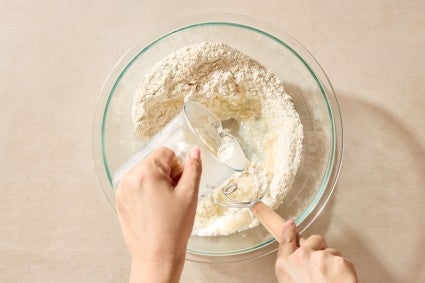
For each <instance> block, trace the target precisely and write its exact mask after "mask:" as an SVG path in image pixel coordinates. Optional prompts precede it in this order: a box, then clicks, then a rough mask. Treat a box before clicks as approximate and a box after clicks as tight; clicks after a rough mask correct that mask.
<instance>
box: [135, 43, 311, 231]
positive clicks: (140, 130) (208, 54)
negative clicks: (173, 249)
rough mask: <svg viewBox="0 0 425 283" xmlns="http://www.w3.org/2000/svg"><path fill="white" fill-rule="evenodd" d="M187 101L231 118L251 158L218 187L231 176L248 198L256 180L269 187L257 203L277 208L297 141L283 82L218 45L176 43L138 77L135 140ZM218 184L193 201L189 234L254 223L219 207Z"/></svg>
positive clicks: (298, 151)
mask: <svg viewBox="0 0 425 283" xmlns="http://www.w3.org/2000/svg"><path fill="white" fill-rule="evenodd" d="M186 101H197V102H199V103H201V104H203V105H205V106H206V107H208V108H209V109H210V110H211V111H212V112H213V113H214V114H215V115H216V116H217V117H218V118H219V119H220V120H222V121H225V122H224V123H225V124H226V122H229V123H230V124H232V125H233V126H234V127H233V130H234V131H235V132H236V135H237V136H238V138H239V139H240V141H241V146H242V148H243V149H244V152H245V154H246V156H247V158H248V159H249V160H250V164H249V165H248V168H247V170H246V172H244V173H239V174H235V175H233V176H232V177H231V178H230V180H229V181H227V182H225V183H224V184H223V186H225V185H226V184H228V183H229V182H235V183H237V184H238V191H237V194H239V196H240V197H242V198H244V199H246V198H248V199H249V198H254V197H255V192H256V186H255V183H256V181H259V182H260V186H261V187H262V188H266V189H267V191H266V194H265V196H264V198H263V202H264V203H266V204H267V205H269V206H271V207H272V208H273V209H276V208H277V207H278V206H279V205H280V204H281V203H282V201H283V200H284V198H285V196H286V195H287V193H288V191H289V190H290V189H291V187H292V184H293V181H294V178H295V175H296V173H297V170H298V167H299V164H300V160H301V155H302V139H303V127H302V124H301V122H300V119H299V115H298V113H297V112H296V111H295V109H294V105H293V103H292V101H291V97H290V96H289V95H288V94H287V93H286V92H285V89H284V86H283V84H282V82H281V81H280V80H279V79H278V78H277V77H276V76H275V75H274V74H273V73H272V71H271V70H270V69H268V68H266V67H265V66H263V65H261V64H260V63H259V62H257V61H255V60H254V59H253V58H251V57H249V56H247V55H245V54H243V53H242V52H240V51H238V50H237V49H234V48H232V47H230V46H228V45H225V44H223V43H210V42H204V43H200V44H196V45H191V46H187V47H184V48H181V49H179V50H177V51H175V52H173V53H172V54H170V55H169V56H167V57H166V58H164V59H163V60H161V61H160V62H158V63H157V64H156V65H155V66H154V67H153V68H152V69H151V70H150V71H149V72H148V73H147V75H146V76H145V77H144V78H143V79H142V80H141V82H140V85H139V87H138V89H137V91H136V94H135V98H134V104H133V120H134V124H135V137H136V139H138V140H140V141H142V142H145V141H147V140H149V139H150V138H151V137H152V136H153V135H155V134H156V133H157V132H158V131H159V130H160V129H161V128H163V127H164V126H165V125H166V124H167V123H168V122H169V121H170V120H171V119H172V118H174V117H175V116H176V115H177V114H178V113H179V112H180V111H181V109H182V107H183V104H184V103H185V102H186ZM250 172H251V173H252V174H256V175H257V176H259V178H258V180H253V179H252V178H253V177H252V174H249V173H250ZM220 189H221V187H218V188H217V189H216V190H215V191H213V192H212V193H211V194H210V195H208V196H206V197H205V198H203V199H202V200H201V201H200V202H199V203H198V209H197V213H196V218H195V224H194V227H193V231H192V234H194V235H199V236H212V235H228V234H231V233H234V232H237V231H241V230H244V229H247V228H251V227H254V226H256V225H258V221H257V219H256V218H255V216H254V215H253V214H252V213H251V211H250V210H249V209H246V208H238V209H235V208H225V207H223V206H220V205H218V204H217V202H220V201H222V197H223V196H222V194H221V193H220Z"/></svg>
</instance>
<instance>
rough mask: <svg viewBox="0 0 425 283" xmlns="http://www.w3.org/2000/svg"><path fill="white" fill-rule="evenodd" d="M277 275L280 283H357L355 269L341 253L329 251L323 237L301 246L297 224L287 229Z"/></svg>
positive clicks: (316, 236)
mask: <svg viewBox="0 0 425 283" xmlns="http://www.w3.org/2000/svg"><path fill="white" fill-rule="evenodd" d="M275 272H276V277H277V279H278V281H279V282H280V283H283V282H285V283H289V282H291V283H295V282H296V283H308V282H314V283H322V282H323V283H325V282H326V283H333V282H335V283H337V282H338V283H346V282H350V283H351V282H357V275H356V270H355V269H354V265H353V264H352V263H351V262H350V261H348V260H347V259H345V258H344V257H342V255H341V253H340V252H339V251H337V250H335V249H332V248H328V246H327V244H326V241H325V239H324V238H323V237H322V236H319V235H314V236H311V237H309V238H308V239H306V240H304V241H303V242H302V243H300V246H298V245H297V229H296V226H295V224H294V222H293V221H288V222H286V223H285V226H284V227H283V231H282V235H281V243H280V246H279V251H278V255H277V260H276V266H275Z"/></svg>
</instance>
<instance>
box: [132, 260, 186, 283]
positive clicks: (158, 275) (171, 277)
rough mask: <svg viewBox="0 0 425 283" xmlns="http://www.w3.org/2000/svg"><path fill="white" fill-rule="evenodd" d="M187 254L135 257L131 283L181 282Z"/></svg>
mask: <svg viewBox="0 0 425 283" xmlns="http://www.w3.org/2000/svg"><path fill="white" fill-rule="evenodd" d="M185 258H186V254H185V253H178V254H155V255H152V256H146V255H145V256H133V257H132V261H131V277H130V282H161V283H172V282H173V283H174V282H179V279H180V275H181V272H182V270H183V265H184V261H185Z"/></svg>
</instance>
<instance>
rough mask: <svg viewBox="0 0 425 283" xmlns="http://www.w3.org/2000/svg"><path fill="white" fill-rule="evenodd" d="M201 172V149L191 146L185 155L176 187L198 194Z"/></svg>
mask: <svg viewBox="0 0 425 283" xmlns="http://www.w3.org/2000/svg"><path fill="white" fill-rule="evenodd" d="M201 173H202V164H201V151H200V149H199V147H193V148H192V150H191V151H190V153H189V154H188V155H187V156H186V161H185V163H184V167H183V173H182V175H181V177H180V180H179V182H178V183H177V186H176V188H177V189H180V190H182V191H185V192H187V193H189V192H191V193H193V194H194V195H195V196H198V191H199V181H200V180H201Z"/></svg>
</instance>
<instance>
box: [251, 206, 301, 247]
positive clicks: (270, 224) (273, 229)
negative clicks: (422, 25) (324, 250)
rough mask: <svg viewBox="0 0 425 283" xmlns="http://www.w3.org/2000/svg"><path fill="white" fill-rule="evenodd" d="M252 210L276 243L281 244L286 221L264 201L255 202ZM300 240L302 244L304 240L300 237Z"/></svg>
mask: <svg viewBox="0 0 425 283" xmlns="http://www.w3.org/2000/svg"><path fill="white" fill-rule="evenodd" d="M251 210H252V212H253V213H254V215H255V216H256V217H257V218H258V220H259V221H260V223H261V224H263V226H264V228H266V229H267V231H269V233H270V234H272V236H273V237H274V238H275V239H276V241H278V242H279V243H280V242H281V234H282V228H283V225H284V224H285V222H286V221H285V220H284V219H283V218H282V217H280V215H279V214H277V213H276V212H274V211H273V210H272V209H271V208H270V207H269V206H267V205H266V204H264V202H262V201H257V202H255V203H254V204H253V205H252V207H251ZM298 238H299V241H300V242H303V241H304V239H303V238H300V237H299V235H298Z"/></svg>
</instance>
